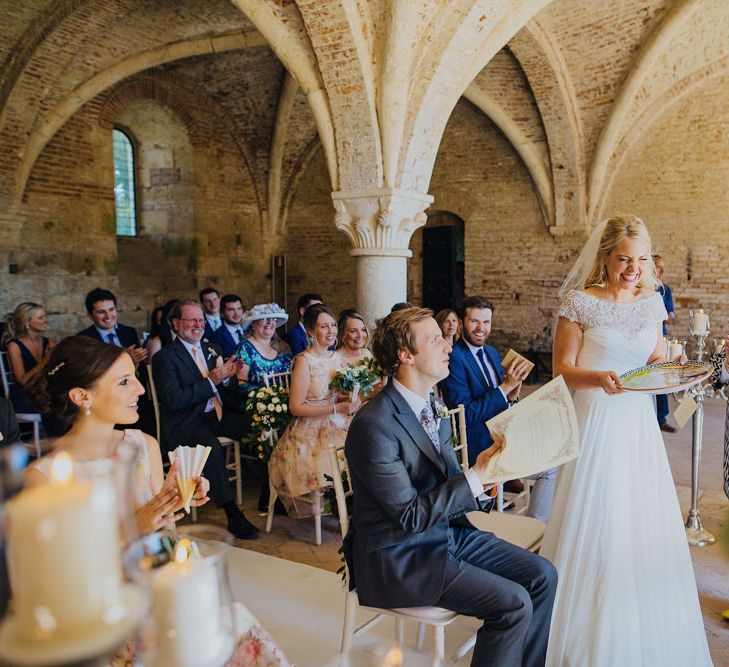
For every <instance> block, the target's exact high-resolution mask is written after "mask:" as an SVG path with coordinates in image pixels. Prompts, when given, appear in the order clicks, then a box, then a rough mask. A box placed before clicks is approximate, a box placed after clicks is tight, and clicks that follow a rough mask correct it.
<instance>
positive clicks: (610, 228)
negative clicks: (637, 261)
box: [584, 215, 660, 290]
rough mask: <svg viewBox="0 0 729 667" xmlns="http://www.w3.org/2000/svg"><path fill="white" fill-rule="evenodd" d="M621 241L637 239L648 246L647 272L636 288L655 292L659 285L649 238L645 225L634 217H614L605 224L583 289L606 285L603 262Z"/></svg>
mask: <svg viewBox="0 0 729 667" xmlns="http://www.w3.org/2000/svg"><path fill="white" fill-rule="evenodd" d="M623 239H639V240H641V241H643V243H645V244H646V245H647V246H648V253H647V254H648V262H649V268H648V271H643V272H642V273H641V278H640V282H638V285H637V286H638V287H639V288H641V289H650V290H655V289H656V287H658V285H659V284H660V283H659V281H658V276H657V275H656V266H655V264H654V263H653V253H652V244H651V236H650V234H649V233H648V228H647V227H646V225H645V223H644V222H643V221H642V220H641V219H640V218H639V217H637V216H635V215H616V216H613V217H611V218H608V220H607V221H606V222H605V229H604V230H603V232H602V235H601V236H600V243H599V245H598V249H597V253H596V254H595V262H594V264H593V265H592V269H591V271H590V273H589V274H588V276H587V279H586V280H585V285H584V288H585V289H589V288H590V287H604V286H605V285H606V284H607V279H608V273H607V266H606V265H605V261H606V260H607V258H608V255H609V254H610V253H611V252H613V250H615V247H616V246H617V245H618V243H620V242H621V241H622V240H623Z"/></svg>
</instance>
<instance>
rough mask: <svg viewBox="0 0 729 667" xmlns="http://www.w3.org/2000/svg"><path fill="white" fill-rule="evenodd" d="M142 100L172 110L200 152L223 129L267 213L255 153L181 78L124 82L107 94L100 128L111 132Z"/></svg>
mask: <svg viewBox="0 0 729 667" xmlns="http://www.w3.org/2000/svg"><path fill="white" fill-rule="evenodd" d="M140 99H151V100H154V101H156V102H158V103H159V104H162V105H164V106H166V107H168V108H169V109H170V110H172V111H173V112H174V113H175V115H176V116H177V117H178V119H179V120H180V122H181V123H182V125H183V126H184V127H185V129H186V130H187V133H188V135H189V137H190V143H191V144H192V145H193V146H194V147H196V148H201V147H204V146H205V145H207V143H208V141H209V139H210V133H211V132H213V131H216V132H218V133H219V132H220V129H221V128H223V129H224V130H225V131H227V133H228V134H229V136H230V137H231V139H232V141H233V143H234V144H235V146H236V149H237V150H238V153H239V155H240V157H241V160H242V161H243V163H244V164H245V166H246V169H247V171H248V175H249V177H250V179H251V182H252V184H253V190H254V192H255V196H256V205H257V207H258V211H259V215H260V214H261V213H262V211H264V210H265V208H266V201H265V185H264V184H262V183H260V182H259V179H258V178H256V171H255V169H253V156H252V155H251V151H250V149H249V147H248V145H247V144H246V143H245V142H244V141H243V140H242V138H241V136H240V131H239V128H238V127H237V126H236V124H235V122H234V121H233V120H232V119H231V118H230V117H229V116H228V115H227V114H226V112H225V111H224V110H223V109H222V108H221V107H220V105H219V104H218V103H217V102H216V101H215V100H213V99H212V98H211V97H209V96H208V95H205V94H204V93H202V92H201V91H200V90H191V89H188V88H187V87H185V85H184V83H182V82H180V81H179V77H176V76H174V77H173V76H170V75H167V74H151V73H145V74H140V75H138V76H135V77H133V78H131V79H127V80H125V81H123V82H121V83H120V84H118V85H116V86H114V87H113V88H111V89H109V90H108V91H107V92H106V94H105V95H104V96H103V98H102V101H101V104H100V108H99V116H98V118H99V125H100V126H101V127H104V128H108V129H111V128H112V127H113V126H114V122H115V119H116V118H117V116H118V115H119V112H120V111H121V110H122V109H123V108H124V107H125V106H127V105H128V104H130V103H131V102H134V101H136V100H140ZM191 109H200V110H203V112H204V113H205V114H209V115H211V116H212V117H213V118H212V120H213V122H211V123H200V122H198V121H197V120H196V118H195V117H194V115H193V114H192V113H191V111H190V110H191Z"/></svg>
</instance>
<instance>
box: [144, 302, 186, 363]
mask: <svg viewBox="0 0 729 667" xmlns="http://www.w3.org/2000/svg"><path fill="white" fill-rule="evenodd" d="M177 301H178V300H177V299H172V301H168V302H167V303H166V304H165V305H164V306H157V307H156V308H155V309H154V310H153V311H152V317H151V321H150V325H149V338H148V339H147V342H146V343H145V344H144V346H145V347H146V348H147V352H149V356H148V357H147V360H148V361H151V360H152V357H153V356H154V355H155V354H157V352H159V351H160V350H161V349H162V348H163V347H165V345H169V344H170V343H171V342H172V328H171V327H170V322H169V316H170V312H171V311H172V308H173V307H174V305H175V304H176V303H177Z"/></svg>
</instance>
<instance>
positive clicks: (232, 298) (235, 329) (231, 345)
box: [210, 294, 245, 359]
mask: <svg viewBox="0 0 729 667" xmlns="http://www.w3.org/2000/svg"><path fill="white" fill-rule="evenodd" d="M243 309H244V305H243V300H242V299H241V298H240V297H239V296H238V295H237V294H226V295H225V296H224V297H223V298H222V299H221V300H220V312H221V314H222V316H223V324H222V325H221V326H220V327H219V328H218V329H217V331H216V332H215V333H214V334H213V337H212V338H211V339H210V341H211V342H213V343H215V344H216V345H218V346H219V347H220V348H221V349H222V350H223V356H224V357H225V358H226V359H227V358H228V357H230V356H231V355H232V354H234V353H235V350H236V348H237V347H238V345H239V344H240V343H241V341H242V340H243V338H244V337H245V336H244V334H245V331H244V329H243V324H242V321H243Z"/></svg>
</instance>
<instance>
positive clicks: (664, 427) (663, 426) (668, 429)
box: [659, 424, 678, 433]
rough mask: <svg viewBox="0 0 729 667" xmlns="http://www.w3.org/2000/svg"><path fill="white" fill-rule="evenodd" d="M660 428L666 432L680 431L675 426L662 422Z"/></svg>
mask: <svg viewBox="0 0 729 667" xmlns="http://www.w3.org/2000/svg"><path fill="white" fill-rule="evenodd" d="M659 428H660V429H661V431H663V432H665V433H675V432H676V431H678V429H677V428H676V427H675V426H671V425H670V424H661V425H660V427H659Z"/></svg>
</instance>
